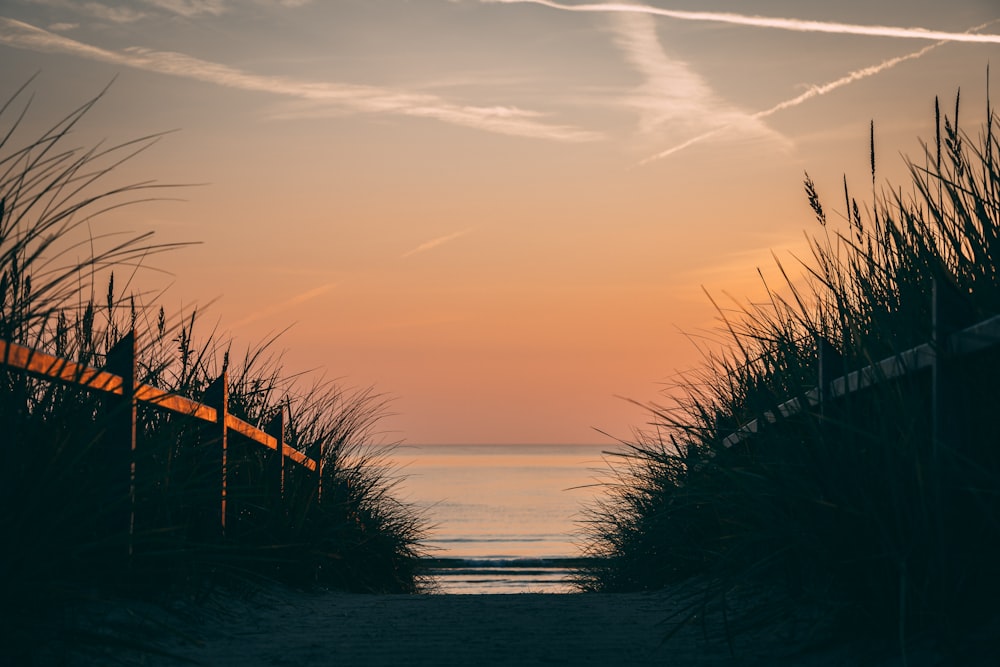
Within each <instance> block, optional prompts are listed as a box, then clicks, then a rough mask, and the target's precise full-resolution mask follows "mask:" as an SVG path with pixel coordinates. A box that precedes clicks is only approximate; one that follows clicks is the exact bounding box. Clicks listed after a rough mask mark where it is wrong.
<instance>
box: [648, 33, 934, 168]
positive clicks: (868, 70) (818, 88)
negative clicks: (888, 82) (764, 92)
mask: <svg viewBox="0 0 1000 667" xmlns="http://www.w3.org/2000/svg"><path fill="white" fill-rule="evenodd" d="M945 44H947V42H944V41H941V42H938V43H936V44H930V45H928V46H925V47H924V48H922V49H920V50H919V51H914V52H913V53H908V54H906V55H903V56H896V57H895V58H889V59H888V60H884V61H882V62H880V63H879V64H877V65H871V66H870V67H864V68H862V69H858V70H854V71H853V72H850V73H849V74H846V75H844V76H842V77H840V78H839V79H835V80H834V81H830V82H827V83H824V84H821V85H813V86H810V87H809V88H808V89H807V90H806V91H805V92H804V93H802V94H800V95H796V96H795V97H793V98H791V99H788V100H785V101H784V102H779V103H777V104H775V105H774V106H773V107H771V108H769V109H764V110H763V111H758V112H756V113H753V114H751V115H750V117H751V118H753V119H755V120H759V119H761V118H767V117H768V116H771V115H774V114H776V113H778V112H779V111H784V110H785V109H790V108H792V107H797V106H799V105H800V104H802V103H803V102H807V101H808V100H811V99H812V98H814V97H819V96H821V95H826V94H827V93H831V92H833V91H835V90H837V89H838V88H843V87H844V86H846V85H848V84H851V83H854V82H855V81H860V80H861V79H867V78H868V77H870V76H875V75H876V74H880V73H881V72H884V71H885V70H887V69H890V68H892V67H895V66H896V65H899V64H900V63H904V62H906V61H908V60H916V59H917V58H921V57H923V56H924V55H926V54H927V53H930V52H931V51H933V50H934V49H936V48H938V47H940V46H943V45H945ZM729 127H731V125H722V126H720V127H717V128H715V129H712V130H709V131H708V132H704V133H702V134H699V135H697V136H695V137H691V138H690V139H688V140H687V141H685V142H683V143H680V144H677V145H676V146H672V147H670V148H668V149H667V150H665V151H661V152H659V153H656V154H655V155H651V156H649V157H647V158H646V159H644V160H642V161H641V162H639V166H642V165H646V164H649V163H650V162H655V161H656V160H662V159H663V158H665V157H668V156H670V155H673V154H674V153H679V152H680V151H682V150H684V149H685V148H688V147H689V146H693V145H694V144H697V143H700V142H702V141H704V140H706V139H711V138H712V137H714V136H715V135H717V134H719V133H720V132H722V131H724V130H726V129H728V128H729Z"/></svg>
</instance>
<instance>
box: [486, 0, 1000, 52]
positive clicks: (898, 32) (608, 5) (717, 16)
mask: <svg viewBox="0 0 1000 667" xmlns="http://www.w3.org/2000/svg"><path fill="white" fill-rule="evenodd" d="M480 1H481V2H483V3H484V4H531V5H542V6H544V7H551V8H552V9H560V10H563V11H568V12H601V13H615V12H626V13H637V14H652V15H654V16H664V17H667V18H672V19H678V20H681V21H708V22H711V23H728V24H730V25H745V26H752V27H756V28H773V29H777V30H791V31H794V32H825V33H833V34H836V35H863V36H867V37H894V38H897V39H923V40H934V41H946V42H973V43H979V44H1000V35H994V34H972V33H968V32H946V31H941V30H928V29H926V28H901V27H896V26H885V25H858V24H854V23H837V22H832V21H806V20H803V19H791V18H777V17H769V16H750V15H747V14H735V13H732V12H693V11H685V10H680V9H661V8H659V7H651V6H649V5H631V4H626V3H619V2H603V3H594V4H585V5H564V4H562V3H559V2H552V1H551V0H480Z"/></svg>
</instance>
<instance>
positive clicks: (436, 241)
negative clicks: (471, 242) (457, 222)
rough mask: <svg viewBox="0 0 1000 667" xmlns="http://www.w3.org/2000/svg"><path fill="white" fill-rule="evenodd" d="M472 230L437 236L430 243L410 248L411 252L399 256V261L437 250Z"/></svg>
mask: <svg viewBox="0 0 1000 667" xmlns="http://www.w3.org/2000/svg"><path fill="white" fill-rule="evenodd" d="M472 229H473V228H472V227H470V228H468V229H463V230H462V231H459V232H455V233H453V234H448V235H446V236H439V237H438V238H436V239H431V240H430V241H427V242H426V243H421V244H420V245H418V246H417V247H416V248H412V249H411V250H407V251H406V252H404V253H403V254H402V255H400V256H399V258H400V259H406V258H407V257H412V256H413V255H416V254H418V253H422V252H425V251H427V250H430V249H431V248H437V247H438V246H440V245H444V244H445V243H448V242H450V241H454V240H455V239H459V238H462V237H463V236H465V235H466V234H469V233H471V232H472Z"/></svg>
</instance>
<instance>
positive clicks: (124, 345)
mask: <svg viewBox="0 0 1000 667" xmlns="http://www.w3.org/2000/svg"><path fill="white" fill-rule="evenodd" d="M135 356H136V343H135V331H134V330H133V331H129V332H128V333H127V334H125V335H124V336H122V338H121V340H119V341H118V342H117V343H115V345H114V347H112V348H111V349H110V350H109V351H108V355H107V360H106V362H107V363H106V367H107V369H108V370H109V371H111V372H112V373H114V374H115V375H117V376H119V379H120V387H121V392H122V393H121V395H120V396H118V395H112V397H111V398H110V400H109V403H110V405H111V413H112V414H111V415H110V418H111V428H109V432H108V435H109V436H110V437H109V438H108V442H107V443H106V444H107V447H108V448H109V449H111V451H109V452H108V453H109V455H110V457H111V461H112V463H113V465H115V466H116V467H117V466H120V471H119V472H115V473H112V474H113V475H114V478H113V479H115V480H117V479H119V475H121V479H122V481H123V483H122V484H121V485H120V486H121V488H122V490H123V491H124V490H126V489H127V493H128V505H127V506H126V507H125V509H124V512H123V514H125V516H123V517H122V520H121V523H122V526H123V527H126V529H127V533H126V534H127V535H128V557H129V559H131V558H132V555H133V552H134V550H135V511H136V468H135V463H136V417H137V410H136V408H137V403H136V398H135V388H136V370H135ZM114 486H115V487H117V486H119V485H118V484H114ZM115 495H116V494H114V492H113V491H112V497H115Z"/></svg>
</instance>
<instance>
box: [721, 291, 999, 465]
mask: <svg viewBox="0 0 1000 667" xmlns="http://www.w3.org/2000/svg"><path fill="white" fill-rule="evenodd" d="M963 304H964V301H963V299H962V298H961V297H960V296H958V295H957V294H955V293H954V292H953V290H952V289H951V288H950V287H942V283H940V282H938V281H935V282H934V284H933V292H932V309H931V312H932V320H933V321H932V327H933V328H932V331H933V339H932V340H931V342H930V343H924V344H923V345H917V346H916V347H912V348H910V349H908V350H904V351H902V352H899V353H897V354H894V355H893V356H891V357H888V358H886V359H883V360H881V361H879V362H877V363H873V364H870V365H868V366H866V367H864V368H861V369H860V370H856V371H851V372H848V373H845V372H844V364H843V360H842V359H841V358H840V356H839V354H838V353H837V352H836V350H835V348H834V346H833V345H832V344H831V343H830V342H829V341H827V340H825V339H822V338H821V339H819V340H818V341H817V348H818V350H819V355H818V356H819V363H818V364H817V366H818V368H817V375H818V376H819V377H818V381H817V385H816V387H815V388H814V389H811V390H809V391H807V392H805V394H804V395H803V396H801V397H797V398H792V399H791V400H788V401H785V402H784V403H781V404H780V405H779V406H778V407H777V409H776V410H774V411H768V412H765V413H764V414H763V415H762V417H761V418H759V419H754V420H753V421H751V422H749V423H747V424H745V425H743V426H741V427H740V428H738V429H737V430H736V431H734V432H733V433H731V434H730V435H729V436H727V437H726V438H725V439H724V440H723V444H724V445H725V446H726V447H732V446H734V445H736V444H738V443H740V442H743V441H744V440H746V439H747V438H749V437H751V436H753V435H754V434H756V433H757V432H758V431H759V430H760V428H761V425H762V424H761V422H762V421H763V422H765V423H767V424H773V423H776V422H777V421H778V420H779V419H781V418H787V417H791V416H793V415H795V414H798V413H801V412H804V411H806V410H809V409H813V408H819V409H820V412H821V414H822V413H823V412H824V408H825V406H826V405H828V404H829V403H830V402H831V401H833V400H835V399H838V398H841V397H844V396H848V395H850V394H853V393H856V392H859V391H861V390H863V389H866V388H868V387H871V386H873V385H875V384H878V383H881V382H887V381H890V380H894V379H896V378H901V377H903V376H905V375H909V374H912V373H917V372H920V371H925V370H927V369H930V372H931V420H932V424H933V426H932V428H933V431H932V438H933V444H934V448H935V457H936V456H937V452H938V450H939V449H940V448H941V447H942V446H951V447H954V446H955V445H956V444H957V443H956V442H954V441H955V439H956V438H957V437H958V434H959V433H960V430H961V424H960V423H958V419H957V417H956V415H957V414H958V410H957V409H956V408H957V405H956V404H957V403H958V402H960V401H961V395H962V386H963V383H962V378H961V374H960V372H958V370H957V365H958V362H959V360H960V359H961V358H962V357H965V356H968V355H972V354H975V353H977V352H982V351H984V350H988V349H990V348H992V347H996V346H998V345H1000V315H998V316H995V317H991V318H988V319H985V320H982V321H980V322H977V323H976V324H972V325H970V326H965V324H966V321H967V319H968V318H967V317H966V316H965V315H964V310H965V309H964V305H963Z"/></svg>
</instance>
